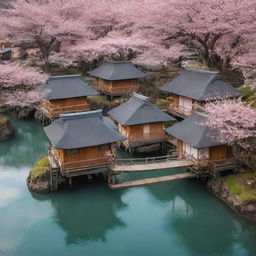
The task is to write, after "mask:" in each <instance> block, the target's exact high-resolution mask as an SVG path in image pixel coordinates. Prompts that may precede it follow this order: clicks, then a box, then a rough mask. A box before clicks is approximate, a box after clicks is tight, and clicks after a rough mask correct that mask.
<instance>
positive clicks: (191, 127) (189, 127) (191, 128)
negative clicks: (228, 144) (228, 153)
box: [166, 112, 223, 148]
mask: <svg viewBox="0 0 256 256" xmlns="http://www.w3.org/2000/svg"><path fill="white" fill-rule="evenodd" d="M206 120H207V115H206V114H204V113H199V112H197V113H195V114H193V115H192V116H191V117H188V118H186V119H184V120H183V121H181V122H180V123H177V124H175V125H173V126H171V127H169V128H167V129H166V132H167V133H168V134H170V135H172V136H173V137H175V138H177V139H179V140H181V141H183V142H185V143H187V144H189V145H190V146H192V147H194V148H208V147H213V146H218V145H223V143H221V142H218V141H216V140H215V139H214V135H216V130H210V129H209V128H208V127H206V126H204V125H202V124H203V123H204V122H205V121H206Z"/></svg>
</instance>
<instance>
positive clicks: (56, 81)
mask: <svg viewBox="0 0 256 256" xmlns="http://www.w3.org/2000/svg"><path fill="white" fill-rule="evenodd" d="M40 91H41V92H43V94H45V95H44V102H43V106H42V112H43V113H44V114H45V115H46V116H47V117H48V118H50V119H55V118H57V117H58V116H59V114H66V113H73V112H83V111H88V110H90V109H91V108H90V104H89V102H88V99H87V97H88V96H94V95H98V92H97V91H96V90H94V89H93V88H91V87H90V86H89V84H88V83H86V82H85V81H84V80H83V79H82V77H81V75H65V76H50V77H49V78H48V80H47V81H46V83H45V84H43V85H42V86H41V87H40Z"/></svg>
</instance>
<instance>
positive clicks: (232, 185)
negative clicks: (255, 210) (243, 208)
mask: <svg viewBox="0 0 256 256" xmlns="http://www.w3.org/2000/svg"><path fill="white" fill-rule="evenodd" d="M221 179H222V181H223V182H224V184H225V185H226V186H227V187H228V188H229V190H230V193H231V195H232V196H238V197H239V199H240V201H241V202H245V201H248V200H256V188H250V187H249V186H248V185H247V184H246V181H247V180H249V179H254V180H256V173H252V172H248V173H242V174H232V175H228V176H226V177H222V178H221Z"/></svg>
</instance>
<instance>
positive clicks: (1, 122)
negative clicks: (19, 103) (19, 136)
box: [0, 116, 14, 141]
mask: <svg viewBox="0 0 256 256" xmlns="http://www.w3.org/2000/svg"><path fill="white" fill-rule="evenodd" d="M13 133H14V129H13V127H12V125H11V122H10V120H9V119H8V118H7V117H4V116H0V141H2V140H7V139H9V138H10V137H11V136H12V135H13Z"/></svg>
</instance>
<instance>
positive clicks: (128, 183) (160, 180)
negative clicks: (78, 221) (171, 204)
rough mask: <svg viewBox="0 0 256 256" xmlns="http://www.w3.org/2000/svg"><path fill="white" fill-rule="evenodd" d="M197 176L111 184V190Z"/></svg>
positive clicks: (181, 175) (181, 174)
mask: <svg viewBox="0 0 256 256" xmlns="http://www.w3.org/2000/svg"><path fill="white" fill-rule="evenodd" d="M196 176H197V175H196V174H194V173H180V174H173V175H168V176H162V177H157V178H149V179H141V180H134V181H127V182H122V183H116V184H109V187H110V188H111V189H118V188H126V187H137V186H143V185H149V184H155V183H161V182H167V181H173V180H180V179H187V178H195V177H196Z"/></svg>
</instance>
